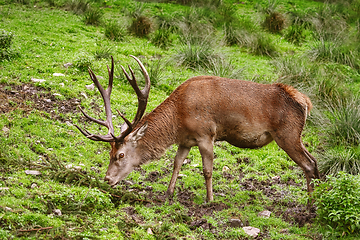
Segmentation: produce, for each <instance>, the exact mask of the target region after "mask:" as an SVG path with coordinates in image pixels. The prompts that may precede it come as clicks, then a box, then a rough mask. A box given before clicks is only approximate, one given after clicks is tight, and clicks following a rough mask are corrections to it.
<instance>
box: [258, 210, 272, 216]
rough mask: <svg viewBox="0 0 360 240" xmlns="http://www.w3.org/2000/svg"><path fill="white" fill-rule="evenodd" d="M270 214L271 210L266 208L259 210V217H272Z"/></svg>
mask: <svg viewBox="0 0 360 240" xmlns="http://www.w3.org/2000/svg"><path fill="white" fill-rule="evenodd" d="M270 214H271V212H270V211H268V210H265V211H262V212H259V214H258V217H263V218H268V217H270Z"/></svg>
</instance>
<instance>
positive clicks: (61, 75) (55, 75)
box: [53, 73, 65, 77]
mask: <svg viewBox="0 0 360 240" xmlns="http://www.w3.org/2000/svg"><path fill="white" fill-rule="evenodd" d="M53 76H54V77H65V74H63V73H53Z"/></svg>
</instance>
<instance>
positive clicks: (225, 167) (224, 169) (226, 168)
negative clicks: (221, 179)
mask: <svg viewBox="0 0 360 240" xmlns="http://www.w3.org/2000/svg"><path fill="white" fill-rule="evenodd" d="M229 170H230V168H229V167H228V166H224V167H223V169H222V171H223V172H227V171H229Z"/></svg>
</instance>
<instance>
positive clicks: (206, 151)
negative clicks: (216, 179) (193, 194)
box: [198, 139, 214, 201]
mask: <svg viewBox="0 0 360 240" xmlns="http://www.w3.org/2000/svg"><path fill="white" fill-rule="evenodd" d="M198 146H199V151H200V154H201V158H202V163H203V173H204V178H205V183H206V200H207V201H213V200H214V197H213V190H212V172H213V161H214V149H213V147H214V144H213V141H212V140H210V139H207V140H203V141H201V142H199V143H198Z"/></svg>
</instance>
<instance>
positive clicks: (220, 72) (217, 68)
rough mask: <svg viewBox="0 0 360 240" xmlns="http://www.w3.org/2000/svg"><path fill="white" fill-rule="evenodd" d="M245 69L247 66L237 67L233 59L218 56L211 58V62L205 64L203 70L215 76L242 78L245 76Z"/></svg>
mask: <svg viewBox="0 0 360 240" xmlns="http://www.w3.org/2000/svg"><path fill="white" fill-rule="evenodd" d="M244 69H245V68H241V69H235V68H234V65H233V64H232V62H231V61H226V60H225V59H224V58H222V57H218V58H211V59H210V60H209V62H208V63H207V64H205V67H204V68H203V71H204V72H206V73H207V74H209V73H210V74H211V75H214V76H219V77H225V78H232V79H242V78H244V75H243V74H242V72H243V71H244Z"/></svg>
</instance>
